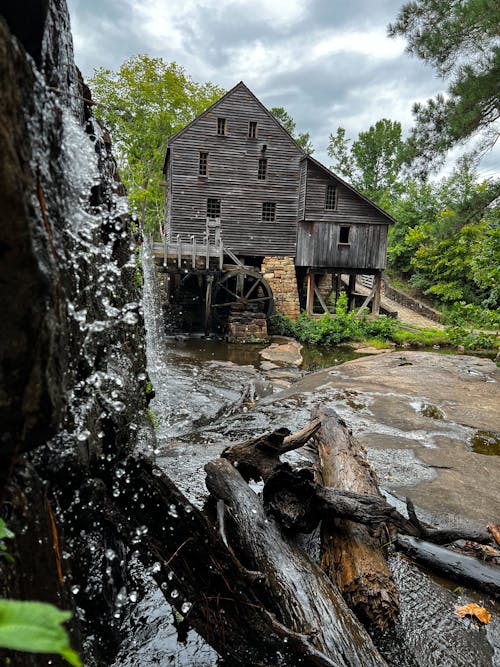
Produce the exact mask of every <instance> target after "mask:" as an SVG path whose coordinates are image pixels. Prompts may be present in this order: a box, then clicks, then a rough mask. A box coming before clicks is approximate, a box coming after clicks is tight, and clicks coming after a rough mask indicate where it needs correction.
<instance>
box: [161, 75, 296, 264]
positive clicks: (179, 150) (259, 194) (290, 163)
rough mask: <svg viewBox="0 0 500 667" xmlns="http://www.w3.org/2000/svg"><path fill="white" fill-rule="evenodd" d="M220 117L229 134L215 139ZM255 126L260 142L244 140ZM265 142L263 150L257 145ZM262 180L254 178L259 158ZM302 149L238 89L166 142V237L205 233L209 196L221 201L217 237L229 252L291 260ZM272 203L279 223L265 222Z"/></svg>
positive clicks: (185, 236) (245, 90)
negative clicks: (201, 167)
mask: <svg viewBox="0 0 500 667" xmlns="http://www.w3.org/2000/svg"><path fill="white" fill-rule="evenodd" d="M217 118H226V121H227V122H226V128H227V134H226V135H225V136H218V135H217ZM249 121H257V124H258V132H257V138H255V139H251V138H249V137H248V123H249ZM263 145H266V147H267V148H266V150H265V151H263V150H262V147H263ZM200 151H205V152H208V154H209V155H208V176H207V177H206V178H205V177H199V176H198V164H199V154H200ZM262 157H265V158H267V160H268V163H267V178H266V180H263V181H259V180H258V179H257V170H258V162H259V158H262ZM302 157H303V153H302V151H301V150H300V149H299V148H298V147H297V146H296V145H295V144H294V142H293V141H291V139H290V137H289V136H288V135H287V134H286V133H285V132H284V131H283V130H282V129H281V127H280V126H279V125H278V124H276V123H275V122H274V121H273V119H272V118H270V117H269V116H268V114H267V113H266V112H265V111H264V109H263V108H262V107H261V106H260V105H259V104H258V102H257V101H256V100H255V98H254V97H253V96H252V95H251V94H250V93H249V92H248V90H247V89H246V87H245V86H243V85H238V86H236V87H235V89H234V90H233V91H232V93H231V94H230V95H229V96H227V97H226V98H224V99H222V100H221V101H220V102H219V103H218V104H217V105H216V107H215V108H213V109H212V110H211V111H210V112H209V113H207V114H205V115H204V116H202V117H200V118H199V119H198V120H197V121H196V122H195V123H194V124H193V125H191V126H190V127H189V128H188V129H187V130H186V131H185V132H183V133H182V134H181V135H180V136H178V137H177V138H175V139H174V141H173V142H172V145H171V154H170V162H171V164H172V173H171V175H170V178H169V186H168V188H167V191H168V193H169V195H168V196H169V198H170V202H169V204H168V206H167V211H168V212H169V213H168V214H169V216H170V228H171V235H172V237H175V236H176V235H177V234H181V236H182V237H183V238H184V239H186V240H188V238H189V236H190V235H191V234H195V235H196V236H198V237H200V236H201V235H202V234H203V233H204V232H205V224H206V210H207V199H208V198H218V199H220V200H221V227H222V239H223V243H224V245H225V246H227V247H229V248H230V249H231V250H232V251H233V252H236V253H238V254H242V255H243V254H247V255H260V256H264V255H288V256H292V257H293V256H294V255H295V246H296V234H297V202H298V190H299V181H300V160H301V158H302ZM263 202H276V220H275V221H274V222H263V221H262V203H263Z"/></svg>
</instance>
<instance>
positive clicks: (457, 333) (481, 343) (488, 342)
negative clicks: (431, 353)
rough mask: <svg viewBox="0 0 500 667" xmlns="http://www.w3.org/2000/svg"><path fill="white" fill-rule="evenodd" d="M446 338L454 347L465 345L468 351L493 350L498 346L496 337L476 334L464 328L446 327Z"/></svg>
mask: <svg viewBox="0 0 500 667" xmlns="http://www.w3.org/2000/svg"><path fill="white" fill-rule="evenodd" d="M446 336H447V338H448V340H449V342H450V343H451V344H452V345H463V346H464V347H465V348H466V349H467V350H492V349H494V348H495V346H496V336H495V335H493V336H492V335H489V334H485V333H478V334H475V333H474V332H473V331H469V330H468V329H464V327H459V326H457V327H446Z"/></svg>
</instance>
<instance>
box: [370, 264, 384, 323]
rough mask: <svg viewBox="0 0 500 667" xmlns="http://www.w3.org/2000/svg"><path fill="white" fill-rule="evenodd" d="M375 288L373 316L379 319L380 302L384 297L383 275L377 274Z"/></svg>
mask: <svg viewBox="0 0 500 667" xmlns="http://www.w3.org/2000/svg"><path fill="white" fill-rule="evenodd" d="M374 288H375V294H374V296H373V304H372V315H373V316H374V317H377V315H378V314H379V313H380V300H381V297H382V273H377V275H376V276H375V283H374Z"/></svg>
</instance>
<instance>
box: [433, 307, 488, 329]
mask: <svg viewBox="0 0 500 667" xmlns="http://www.w3.org/2000/svg"><path fill="white" fill-rule="evenodd" d="M442 322H443V324H448V325H450V326H458V327H463V326H465V325H467V324H469V325H473V326H476V327H481V328H483V329H493V330H496V329H500V310H498V309H496V310H489V309H488V308H483V307H482V306H476V305H474V304H472V303H465V301H459V302H457V303H454V304H453V306H452V307H451V308H449V309H448V310H447V311H446V312H445V313H443V318H442Z"/></svg>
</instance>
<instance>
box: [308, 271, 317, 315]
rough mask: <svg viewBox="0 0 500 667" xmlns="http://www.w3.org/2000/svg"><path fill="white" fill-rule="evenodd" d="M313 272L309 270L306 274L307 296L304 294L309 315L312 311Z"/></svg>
mask: <svg viewBox="0 0 500 667" xmlns="http://www.w3.org/2000/svg"><path fill="white" fill-rule="evenodd" d="M314 287H315V280H314V273H312V272H309V273H308V274H307V296H306V311H307V314H308V315H309V316H310V317H311V316H312V314H313V311H314Z"/></svg>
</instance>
